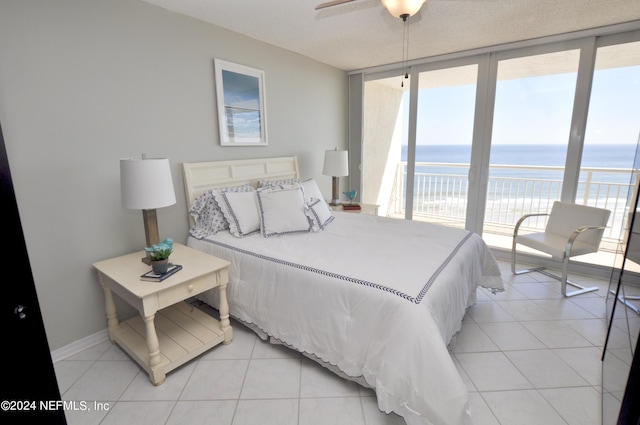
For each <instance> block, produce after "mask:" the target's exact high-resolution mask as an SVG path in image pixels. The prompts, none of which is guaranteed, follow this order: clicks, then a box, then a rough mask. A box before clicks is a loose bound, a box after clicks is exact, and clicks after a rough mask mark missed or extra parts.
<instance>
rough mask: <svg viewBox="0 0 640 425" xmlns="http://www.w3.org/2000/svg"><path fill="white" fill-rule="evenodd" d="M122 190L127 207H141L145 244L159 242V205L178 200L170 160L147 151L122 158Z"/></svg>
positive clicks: (139, 208)
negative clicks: (138, 156)
mask: <svg viewBox="0 0 640 425" xmlns="http://www.w3.org/2000/svg"><path fill="white" fill-rule="evenodd" d="M120 192H121V196H122V206H123V207H124V208H128V209H134V210H142V219H143V220H144V233H145V238H146V246H147V247H150V246H152V245H155V244H157V243H159V242H160V236H159V232H158V216H157V214H156V208H162V207H168V206H169V205H173V204H175V203H176V195H175V192H174V190H173V179H172V178H171V168H170V166H169V160H168V159H167V158H147V156H146V155H144V154H143V155H142V158H127V159H121V160H120ZM145 260H146V257H145V258H143V261H145ZM145 262H147V261H145Z"/></svg>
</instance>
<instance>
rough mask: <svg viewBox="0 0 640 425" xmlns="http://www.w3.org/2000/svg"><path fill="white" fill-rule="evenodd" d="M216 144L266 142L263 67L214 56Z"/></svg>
mask: <svg viewBox="0 0 640 425" xmlns="http://www.w3.org/2000/svg"><path fill="white" fill-rule="evenodd" d="M214 67H215V77H216V98H217V100H218V121H219V127H220V144H221V145H222V146H267V111H266V106H265V105H266V102H265V97H264V71H261V70H259V69H254V68H250V67H248V66H244V65H238V64H235V63H231V62H226V61H223V60H220V59H215V60H214Z"/></svg>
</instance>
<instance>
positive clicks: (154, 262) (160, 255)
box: [149, 248, 173, 274]
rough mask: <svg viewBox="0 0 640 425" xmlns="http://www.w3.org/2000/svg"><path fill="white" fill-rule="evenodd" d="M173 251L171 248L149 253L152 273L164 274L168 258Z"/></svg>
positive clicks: (167, 266)
mask: <svg viewBox="0 0 640 425" xmlns="http://www.w3.org/2000/svg"><path fill="white" fill-rule="evenodd" d="M172 252H173V250H172V249H171V248H160V249H155V250H153V251H151V254H150V255H149V259H150V260H151V268H152V269H153V272H154V273H157V274H162V273H166V272H167V269H168V268H169V256H170V255H171V253H172Z"/></svg>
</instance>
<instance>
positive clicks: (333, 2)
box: [315, 0, 356, 10]
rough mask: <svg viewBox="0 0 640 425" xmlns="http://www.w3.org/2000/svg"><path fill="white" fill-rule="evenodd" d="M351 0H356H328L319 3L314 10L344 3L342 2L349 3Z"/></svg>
mask: <svg viewBox="0 0 640 425" xmlns="http://www.w3.org/2000/svg"><path fill="white" fill-rule="evenodd" d="M352 1H356V0H333V1H328V2H326V3H320V4H319V5H317V6H316V9H315V10H320V9H326V8H327V7H331V6H337V5H339V4H344V3H351V2H352Z"/></svg>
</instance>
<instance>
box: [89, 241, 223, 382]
mask: <svg viewBox="0 0 640 425" xmlns="http://www.w3.org/2000/svg"><path fill="white" fill-rule="evenodd" d="M144 255H145V254H144V252H143V251H140V252H136V253H133V254H129V255H124V256H122V257H117V258H112V259H110V260H105V261H100V262H97V263H94V264H93V267H95V268H96V269H97V270H98V279H99V281H100V285H102V288H103V289H104V295H105V309H106V313H107V324H108V330H109V338H110V339H111V341H113V342H115V343H117V344H118V345H119V346H121V347H122V348H123V349H124V350H125V351H126V352H127V353H128V354H129V355H130V356H131V357H132V358H133V359H134V360H135V361H136V362H138V364H140V366H142V368H144V370H146V371H147V373H148V374H149V379H150V380H151V382H152V383H153V384H154V385H160V384H162V382H164V379H165V376H166V374H167V373H168V372H170V371H172V370H173V369H175V368H177V367H179V366H181V365H183V364H184V363H186V362H188V361H189V360H191V359H193V358H195V357H197V356H199V355H200V354H202V353H204V352H205V351H207V350H209V349H211V348H213V347H214V346H216V345H218V344H220V343H223V344H229V343H230V342H231V339H232V338H233V330H232V328H231V325H230V322H229V304H228V302H227V283H228V282H229V275H228V266H229V264H230V263H229V262H228V261H225V260H222V259H220V258H217V257H214V256H212V255H209V254H205V253H203V252H200V251H197V250H195V249H192V248H189V247H187V246H185V245H181V244H178V243H175V244H174V245H173V253H172V254H171V258H170V260H171V262H172V263H174V264H179V265H181V266H182V270H180V271H178V272H177V273H175V274H174V275H172V276H170V277H168V278H167V279H165V280H163V281H161V282H147V281H143V280H141V279H140V276H141V275H142V274H144V273H146V272H148V271H149V270H150V267H149V266H148V265H146V264H145V263H143V262H142V261H141V259H142V257H143V256H144ZM216 287H217V288H218V290H219V291H220V305H219V312H220V320H219V321H218V320H216V319H215V318H213V317H211V316H210V315H208V314H206V313H204V312H202V311H200V310H198V309H197V308H195V307H193V306H191V305H189V304H188V303H186V302H184V301H185V300H187V299H188V298H190V297H192V296H194V295H197V294H199V293H201V292H204V291H206V290H209V289H212V288H216ZM113 293H115V294H116V295H118V296H119V297H120V298H122V299H123V300H124V301H126V302H127V303H128V304H130V305H132V306H133V307H135V308H136V309H137V310H138V311H139V312H140V315H139V316H136V317H133V318H131V319H129V320H127V321H125V322H122V323H120V322H119V321H118V316H117V312H116V306H115V303H114V299H113Z"/></svg>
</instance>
